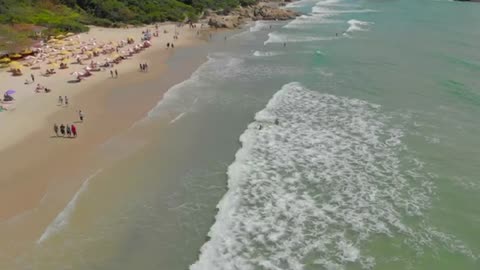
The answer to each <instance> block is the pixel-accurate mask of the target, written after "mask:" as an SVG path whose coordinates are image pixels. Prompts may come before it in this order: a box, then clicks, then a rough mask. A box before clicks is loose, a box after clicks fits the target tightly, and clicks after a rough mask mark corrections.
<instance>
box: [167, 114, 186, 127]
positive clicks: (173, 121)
mask: <svg viewBox="0 0 480 270" xmlns="http://www.w3.org/2000/svg"><path fill="white" fill-rule="evenodd" d="M185 114H186V112H183V113H181V114H179V115H177V117H175V118H173V119H172V120H171V121H170V124H173V123H175V122H177V121H178V120H180V118H182V117H183V116H185Z"/></svg>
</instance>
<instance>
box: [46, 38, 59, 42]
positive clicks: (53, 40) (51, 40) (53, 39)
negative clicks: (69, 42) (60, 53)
mask: <svg viewBox="0 0 480 270" xmlns="http://www.w3.org/2000/svg"><path fill="white" fill-rule="evenodd" d="M58 41H59V40H58V39H55V38H52V39H50V40H48V41H47V43H55V42H58Z"/></svg>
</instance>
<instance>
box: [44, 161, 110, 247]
mask: <svg viewBox="0 0 480 270" xmlns="http://www.w3.org/2000/svg"><path fill="white" fill-rule="evenodd" d="M101 172H102V170H101V169H99V170H98V171H96V172H95V173H93V174H92V175H90V176H89V177H87V178H86V179H85V180H84V181H83V183H82V185H81V186H80V188H79V189H78V191H77V193H75V195H74V196H73V198H72V199H71V200H70V202H68V204H67V206H65V208H64V209H63V210H62V211H61V212H60V213H59V214H58V215H57V217H56V218H55V219H54V220H53V222H52V223H50V225H48V227H47V228H46V229H45V231H44V232H43V234H42V235H41V236H40V238H39V239H38V240H37V244H41V243H43V242H44V241H45V240H47V239H48V238H50V237H51V236H52V235H54V234H56V233H58V232H59V231H60V230H62V229H63V228H64V227H65V226H66V225H67V224H68V222H69V220H70V217H71V216H72V214H73V211H74V210H75V206H76V205H77V201H78V199H79V197H80V195H81V194H82V193H83V192H85V191H86V190H87V187H88V183H89V181H90V180H91V179H93V178H94V177H96V176H97V175H98V174H99V173H101Z"/></svg>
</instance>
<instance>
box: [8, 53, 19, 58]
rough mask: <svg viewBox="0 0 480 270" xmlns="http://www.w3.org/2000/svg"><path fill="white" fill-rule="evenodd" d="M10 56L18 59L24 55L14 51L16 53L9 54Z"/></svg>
mask: <svg viewBox="0 0 480 270" xmlns="http://www.w3.org/2000/svg"><path fill="white" fill-rule="evenodd" d="M8 57H10V58H11V59H18V58H22V55H21V54H18V53H14V54H9V55H8Z"/></svg>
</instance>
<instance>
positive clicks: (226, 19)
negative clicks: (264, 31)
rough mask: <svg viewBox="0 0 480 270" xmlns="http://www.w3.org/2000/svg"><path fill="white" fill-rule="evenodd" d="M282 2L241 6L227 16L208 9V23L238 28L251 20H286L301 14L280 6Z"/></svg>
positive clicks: (221, 26)
mask: <svg viewBox="0 0 480 270" xmlns="http://www.w3.org/2000/svg"><path fill="white" fill-rule="evenodd" d="M281 3H283V2H280V3H275V4H273V5H272V4H268V3H260V4H258V5H255V6H250V7H239V8H236V9H234V10H232V11H231V12H230V13H229V15H227V16H223V15H222V12H218V13H214V12H212V11H208V12H206V15H207V18H208V25H210V26H211V27H215V28H236V27H238V26H240V25H241V24H242V23H244V22H245V21H249V20H253V21H258V20H265V21H285V20H292V19H295V17H297V16H299V15H300V14H299V13H297V12H295V11H292V10H289V9H283V8H279V5H280V4H281Z"/></svg>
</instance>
